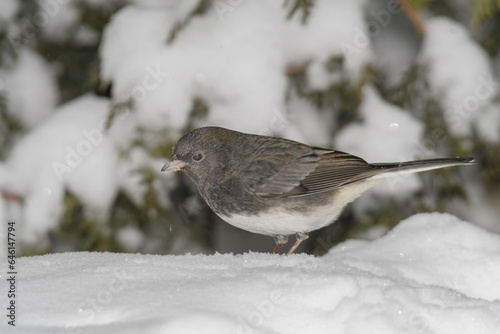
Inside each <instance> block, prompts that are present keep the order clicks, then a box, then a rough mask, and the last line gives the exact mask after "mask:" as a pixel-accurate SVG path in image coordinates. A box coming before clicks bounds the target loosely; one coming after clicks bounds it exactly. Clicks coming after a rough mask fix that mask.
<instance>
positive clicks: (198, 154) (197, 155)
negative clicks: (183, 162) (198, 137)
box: [193, 153, 203, 161]
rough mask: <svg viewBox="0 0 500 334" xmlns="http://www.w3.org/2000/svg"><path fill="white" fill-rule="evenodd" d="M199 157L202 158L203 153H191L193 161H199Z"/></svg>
mask: <svg viewBox="0 0 500 334" xmlns="http://www.w3.org/2000/svg"><path fill="white" fill-rule="evenodd" d="M201 159H203V154H201V153H196V154H195V155H193V160H194V161H201Z"/></svg>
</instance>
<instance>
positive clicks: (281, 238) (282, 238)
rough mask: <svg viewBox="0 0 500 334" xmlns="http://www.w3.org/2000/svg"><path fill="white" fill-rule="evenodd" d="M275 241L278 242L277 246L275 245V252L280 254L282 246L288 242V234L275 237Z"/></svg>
mask: <svg viewBox="0 0 500 334" xmlns="http://www.w3.org/2000/svg"><path fill="white" fill-rule="evenodd" d="M274 242H275V243H276V247H274V250H273V254H278V252H279V251H280V249H281V247H283V245H284V244H286V243H287V242H288V236H287V235H277V236H275V237H274Z"/></svg>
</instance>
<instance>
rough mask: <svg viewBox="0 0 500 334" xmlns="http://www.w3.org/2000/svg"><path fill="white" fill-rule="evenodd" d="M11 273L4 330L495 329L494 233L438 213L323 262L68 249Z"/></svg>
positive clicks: (499, 306) (499, 275) (25, 262)
mask: <svg viewBox="0 0 500 334" xmlns="http://www.w3.org/2000/svg"><path fill="white" fill-rule="evenodd" d="M2 265H4V264H2ZM18 268H19V280H18V284H19V285H18V291H19V295H18V299H17V305H18V306H19V314H18V323H17V326H16V328H11V327H10V326H7V325H6V324H5V322H2V324H1V325H0V326H1V327H3V328H1V330H2V333H6V332H12V333H14V332H15V333H76V332H78V333H113V332H120V333H137V332H141V333H169V334H175V333H183V334H186V333H199V332H200V328H202V329H203V332H204V333H287V334H288V333H339V334H340V333H368V332H369V333H384V334H387V333H482V334H487V333H499V332H500V288H499V286H498V282H499V281H500V236H498V235H494V234H491V233H488V232H485V231H483V230H481V229H479V228H478V227H475V226H473V225H470V224H469V223H466V222H462V221H460V220H459V219H457V218H455V217H453V216H450V215H446V214H421V215H417V216H413V217H411V218H409V219H407V220H405V221H403V222H402V223H401V224H400V225H399V226H398V227H396V228H395V229H393V230H392V231H390V232H389V233H388V234H387V235H386V236H384V237H382V238H380V239H378V240H375V241H373V242H360V241H349V242H346V243H344V244H341V245H339V246H337V247H335V248H333V249H332V250H331V251H330V252H329V253H328V254H327V255H325V256H324V257H321V258H315V257H312V256H308V255H304V254H295V255H292V256H288V257H287V256H282V255H272V254H263V253H248V254H243V255H236V256H235V255H232V254H216V255H211V256H206V255H184V256H153V255H139V254H111V253H65V254H53V255H45V256H40V257H25V258H20V259H18ZM0 282H1V283H0V284H1V287H0V288H1V289H2V291H6V288H7V287H6V280H5V279H3V278H2V279H1V280H0ZM4 303H5V302H4Z"/></svg>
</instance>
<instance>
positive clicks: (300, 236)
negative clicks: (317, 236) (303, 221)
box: [286, 232, 309, 255]
mask: <svg viewBox="0 0 500 334" xmlns="http://www.w3.org/2000/svg"><path fill="white" fill-rule="evenodd" d="M295 236H296V237H297V240H295V242H294V243H293V245H292V247H290V250H288V252H286V255H290V254H292V253H293V252H294V251H295V249H296V248H297V247H299V245H300V244H301V242H302V241H304V240H306V239H307V238H309V234H307V232H297V233H295Z"/></svg>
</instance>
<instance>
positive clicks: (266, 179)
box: [161, 127, 474, 255]
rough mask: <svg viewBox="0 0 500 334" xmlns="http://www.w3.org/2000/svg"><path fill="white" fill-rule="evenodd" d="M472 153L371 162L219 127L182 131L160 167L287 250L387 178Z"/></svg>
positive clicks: (465, 161)
mask: <svg viewBox="0 0 500 334" xmlns="http://www.w3.org/2000/svg"><path fill="white" fill-rule="evenodd" d="M473 163H474V159H473V158H448V159H429V160H418V161H408V162H392V163H372V164H370V163H367V162H366V161H365V160H363V159H361V158H359V157H357V156H354V155H351V154H349V153H344V152H340V151H334V150H330V149H326V148H320V147H313V146H309V145H306V144H302V143H299V142H296V141H292V140H288V139H283V138H276V137H268V136H259V135H253V134H247V133H241V132H237V131H232V130H228V129H224V128H220V127H202V128H197V129H195V130H193V131H191V132H189V133H188V134H186V135H184V136H183V137H182V138H181V139H179V141H178V142H177V144H176V145H175V147H174V151H173V155H172V157H171V159H170V161H168V162H167V163H166V164H165V166H163V168H162V169H161V170H162V171H183V172H185V173H186V174H187V176H188V177H189V178H190V179H191V180H192V181H193V182H194V184H195V185H196V186H197V188H198V191H199V192H200V194H201V196H202V197H203V199H204V200H205V201H206V202H207V204H208V206H209V207H210V208H211V209H212V210H213V211H214V212H215V213H216V214H217V215H218V216H219V217H221V218H222V219H223V220H225V221H226V222H228V223H229V224H231V225H233V226H236V227H238V228H241V229H243V230H246V231H250V232H253V233H260V234H265V235H270V236H274V241H275V243H276V247H275V248H274V251H273V253H278V251H279V250H280V249H281V247H282V246H283V245H284V244H285V243H286V242H287V241H288V235H290V234H294V233H295V235H296V241H295V243H294V244H293V246H292V247H291V248H290V250H289V251H288V252H287V253H286V254H287V255H289V254H291V253H293V251H294V250H295V249H296V248H297V247H298V246H299V245H300V243H301V242H302V241H304V240H306V239H307V238H308V232H310V231H314V230H317V229H319V228H321V227H323V226H326V225H329V224H331V223H332V222H334V221H335V220H336V219H337V218H338V217H339V215H340V213H341V212H342V209H343V208H344V207H345V206H346V205H347V204H348V203H349V202H352V201H353V200H354V199H356V198H357V197H358V196H360V195H361V194H362V193H363V192H364V191H365V190H367V189H369V188H370V187H372V186H373V185H375V184H376V183H377V182H379V181H380V180H382V179H383V178H385V177H389V176H391V175H395V174H401V173H415V172H421V171H425V170H430V169H435V168H442V167H450V166H456V165H469V164H473Z"/></svg>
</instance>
